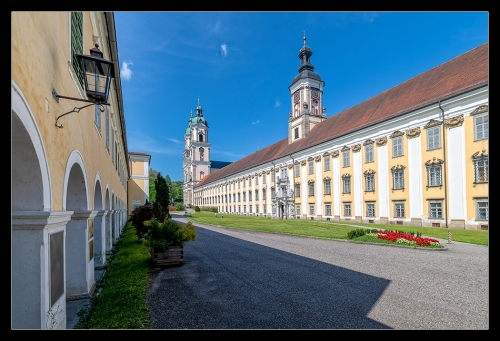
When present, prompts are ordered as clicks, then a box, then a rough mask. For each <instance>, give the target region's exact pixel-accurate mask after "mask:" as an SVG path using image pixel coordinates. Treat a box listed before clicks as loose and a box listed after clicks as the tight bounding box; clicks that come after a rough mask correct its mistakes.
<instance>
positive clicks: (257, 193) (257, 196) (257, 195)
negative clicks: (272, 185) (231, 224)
mask: <svg viewBox="0 0 500 341" xmlns="http://www.w3.org/2000/svg"><path fill="white" fill-rule="evenodd" d="M255 200H259V190H258V189H256V190H255Z"/></svg>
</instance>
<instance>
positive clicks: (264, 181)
mask: <svg viewBox="0 0 500 341" xmlns="http://www.w3.org/2000/svg"><path fill="white" fill-rule="evenodd" d="M266 177H267V176H266V174H262V183H263V184H266V183H267V182H266Z"/></svg>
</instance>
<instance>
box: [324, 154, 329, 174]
mask: <svg viewBox="0 0 500 341" xmlns="http://www.w3.org/2000/svg"><path fill="white" fill-rule="evenodd" d="M323 161H324V162H325V172H328V171H329V170H330V155H327V156H325V157H324V158H323Z"/></svg>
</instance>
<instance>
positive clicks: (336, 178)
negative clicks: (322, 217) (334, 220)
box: [332, 156, 340, 216]
mask: <svg viewBox="0 0 500 341" xmlns="http://www.w3.org/2000/svg"><path fill="white" fill-rule="evenodd" d="M332 182H333V203H332V205H333V215H336V216H340V156H339V157H336V158H334V159H333V179H332Z"/></svg>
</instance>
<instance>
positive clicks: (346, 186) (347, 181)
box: [342, 176, 351, 193]
mask: <svg viewBox="0 0 500 341" xmlns="http://www.w3.org/2000/svg"><path fill="white" fill-rule="evenodd" d="M342 183H343V188H342V189H343V192H342V193H351V177H350V176H346V177H344V178H343V179H342Z"/></svg>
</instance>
